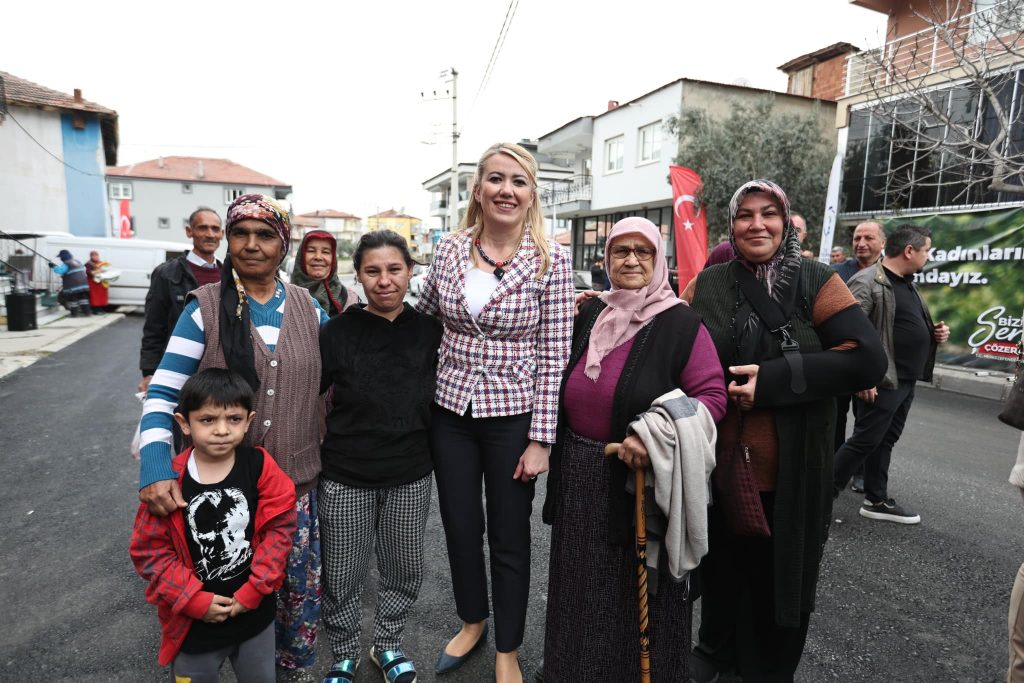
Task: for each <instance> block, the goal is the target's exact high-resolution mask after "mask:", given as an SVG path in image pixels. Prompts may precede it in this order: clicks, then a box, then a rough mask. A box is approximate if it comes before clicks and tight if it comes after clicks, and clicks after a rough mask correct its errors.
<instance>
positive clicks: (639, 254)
mask: <svg viewBox="0 0 1024 683" xmlns="http://www.w3.org/2000/svg"><path fill="white" fill-rule="evenodd" d="M654 253H655V252H654V249H651V248H650V247H644V246H639V247H626V246H619V247H612V249H611V254H612V258H613V259H616V260H618V261H625V260H626V259H628V258H629V255H630V254H632V255H634V256H636V260H637V261H650V260H651V259H653V258H654Z"/></svg>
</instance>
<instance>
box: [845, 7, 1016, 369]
mask: <svg viewBox="0 0 1024 683" xmlns="http://www.w3.org/2000/svg"><path fill="white" fill-rule="evenodd" d="M850 1H851V2H852V3H853V4H856V5H860V6H862V7H865V8H868V9H871V10H874V11H877V12H880V13H883V14H886V15H887V30H886V37H885V43H884V44H882V45H878V46H875V47H874V48H873V49H869V50H864V51H862V52H851V53H850V54H848V55H847V56H846V64H845V66H846V68H845V74H844V86H843V93H842V95H841V96H840V97H839V99H838V108H837V111H836V127H837V129H838V136H837V137H838V146H839V150H840V152H841V153H842V154H843V155H844V158H845V162H844V165H843V178H842V196H841V200H840V207H839V215H838V217H839V220H840V222H841V224H843V225H844V226H845V227H847V228H848V227H849V226H852V225H855V224H857V223H859V222H861V221H863V220H865V219H869V218H870V219H877V220H879V221H881V222H882V223H883V224H884V225H885V227H886V228H887V229H890V230H891V229H892V228H893V227H895V226H897V225H899V224H900V223H914V224H921V225H925V226H927V227H929V228H930V229H931V231H932V249H931V253H930V255H929V261H928V263H927V264H926V266H925V269H924V272H922V273H920V274H918V275H917V276H916V278H915V279H916V281H917V283H918V284H919V286H920V288H921V290H922V293H923V295H924V297H925V299H926V300H927V301H928V304H929V306H930V307H931V311H932V317H933V318H934V319H935V320H944V321H945V322H946V323H948V324H949V326H950V328H951V330H952V333H951V337H950V342H949V344H947V345H944V347H943V348H945V349H946V350H947V351H946V360H948V361H949V362H964V363H970V364H975V363H979V364H984V363H989V362H991V360H992V359H996V360H999V359H1001V360H1010V359H1012V358H1014V357H1015V350H1016V342H1017V340H1018V339H1019V338H1020V335H1021V329H1020V325H1019V316H1020V314H1021V309H1022V308H1024V288H1022V287H1021V286H1020V282H1021V280H1020V273H1021V272H1024V263H1022V261H1024V57H1022V54H1024V52H1022V50H1021V48H1022V47H1024V32H1022V29H1024V15H1022V12H1021V5H1020V2H1019V1H1018V0H974V1H973V2H959V3H941V2H940V3H934V2H928V1H927V0H850ZM848 237H849V232H848V231H843V230H838V231H837V233H836V240H837V241H838V242H839V243H843V242H844V241H845V239H848ZM847 243H848V242H847ZM1015 323H1016V324H1015ZM979 359H985V360H979Z"/></svg>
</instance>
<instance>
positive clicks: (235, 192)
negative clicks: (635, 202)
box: [224, 187, 245, 204]
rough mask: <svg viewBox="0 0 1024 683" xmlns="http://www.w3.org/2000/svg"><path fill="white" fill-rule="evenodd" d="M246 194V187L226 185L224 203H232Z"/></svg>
mask: <svg viewBox="0 0 1024 683" xmlns="http://www.w3.org/2000/svg"><path fill="white" fill-rule="evenodd" d="M243 194H245V188H243V187H225V188H224V203H225V204H230V203H231V202H233V201H235V200H236V199H238V198H239V197H241V196H242V195H243Z"/></svg>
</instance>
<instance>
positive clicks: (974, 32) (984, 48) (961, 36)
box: [844, 0, 1024, 96]
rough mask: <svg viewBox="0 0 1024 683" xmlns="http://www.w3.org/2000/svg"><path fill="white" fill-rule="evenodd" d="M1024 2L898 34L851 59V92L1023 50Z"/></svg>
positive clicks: (1012, 0)
mask: <svg viewBox="0 0 1024 683" xmlns="http://www.w3.org/2000/svg"><path fill="white" fill-rule="evenodd" d="M1022 30H1024V2H1022V1H1021V0H1004V1H1003V2H1000V3H998V4H996V5H994V6H992V7H988V8H986V9H982V10H979V11H977V12H971V13H969V14H963V15H960V16H958V17H955V18H953V19H950V20H949V21H946V22H944V23H937V24H935V25H932V26H929V27H928V28H926V29H923V30H921V31H917V32H916V33H910V34H907V35H905V36H900V37H899V38H895V39H893V40H891V41H889V42H887V43H886V44H885V45H883V46H882V47H879V48H875V49H874V50H865V51H863V52H858V53H853V54H851V55H849V56H848V57H847V59H846V74H845V88H844V92H845V94H846V95H847V96H849V95H857V94H860V93H870V92H874V93H877V94H883V93H884V92H885V91H886V89H888V88H889V87H890V86H892V85H895V84H898V83H903V82H906V81H909V80H913V79H923V78H924V77H926V76H928V75H929V74H933V73H938V72H942V71H945V70H947V69H952V68H955V67H956V66H958V65H960V64H963V63H964V62H971V63H973V62H978V61H983V60H985V61H987V60H991V59H994V58H998V57H1001V56H1011V55H1015V54H1019V53H1020V50H1021V49H1022V48H1024V41H1022V33H1021V31H1022Z"/></svg>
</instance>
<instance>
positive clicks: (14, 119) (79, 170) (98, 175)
mask: <svg viewBox="0 0 1024 683" xmlns="http://www.w3.org/2000/svg"><path fill="white" fill-rule="evenodd" d="M7 116H8V117H10V119H11V120H12V121H14V122H15V123H16V124H18V128H21V132H23V133H24V134H25V135H27V136H28V137H29V139H30V140H32V142H34V143H36V144H37V145H39V149H41V150H43V151H44V152H46V153H47V154H49V155H50V156H51V157H53V158H54V159H56V160H57V161H59V162H60V163H62V164H64V165H65V166H67V167H68V168H70V169H71V170H72V171H78V172H79V173H81V174H82V175H88V176H92V177H94V178H102V177H103V174H102V173H90V172H89V171H83V170H82V169H80V168H75V167H74V166H72V165H71V164H69V163H68V162H66V161H64V160H63V159H61V158H60V157H59V156H57V155H56V154H54V153H53V152H51V151H50V150H48V149H46V147H44V146H43V143H41V142H39V140H36V139H35V138H34V137H33V136H32V133H29V132H28V131H27V130H25V126H23V125H21V121H19V120H18V119H17V118H15V116H14V114H12V113H11V112H10V111H8V112H7Z"/></svg>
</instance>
